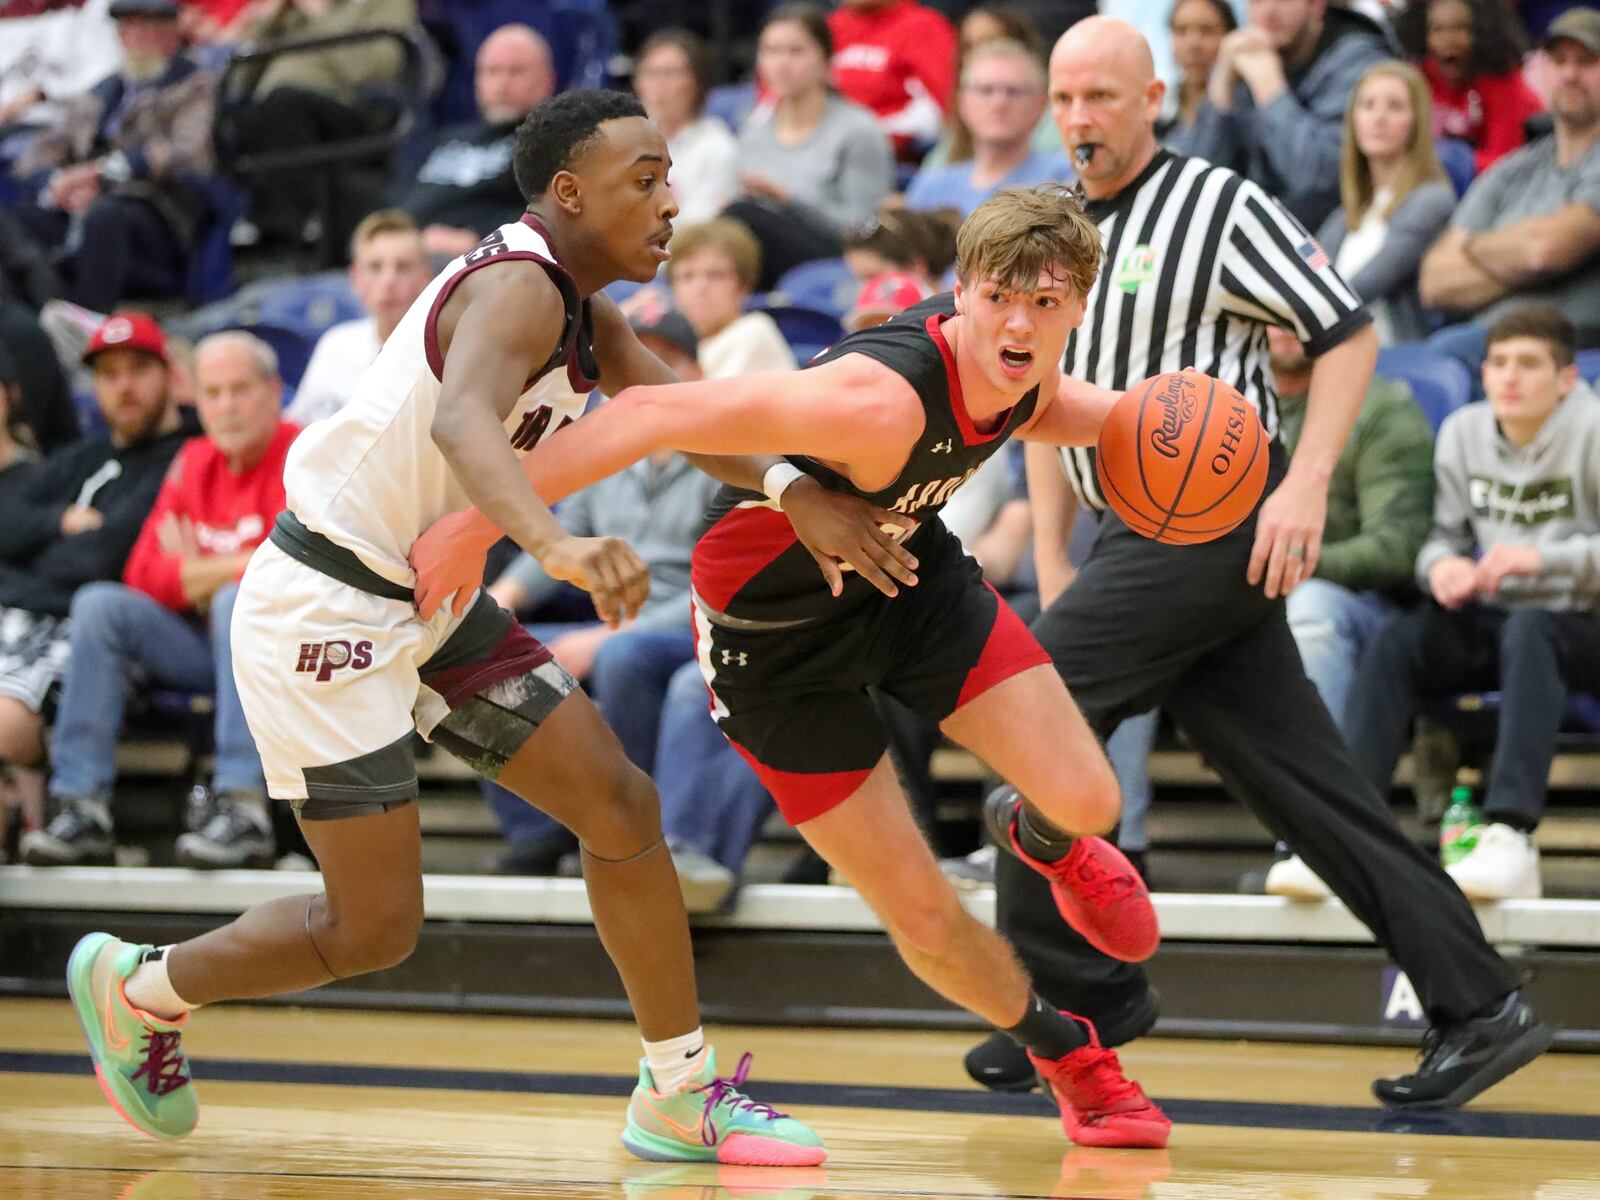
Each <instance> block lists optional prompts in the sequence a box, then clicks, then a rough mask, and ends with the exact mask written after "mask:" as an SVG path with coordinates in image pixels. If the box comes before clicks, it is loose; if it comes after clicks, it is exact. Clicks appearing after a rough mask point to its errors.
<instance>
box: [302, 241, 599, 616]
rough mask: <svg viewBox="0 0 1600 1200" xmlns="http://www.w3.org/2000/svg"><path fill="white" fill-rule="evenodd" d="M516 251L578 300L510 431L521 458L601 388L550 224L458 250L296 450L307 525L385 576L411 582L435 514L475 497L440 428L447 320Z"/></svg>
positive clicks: (583, 313)
mask: <svg viewBox="0 0 1600 1200" xmlns="http://www.w3.org/2000/svg"><path fill="white" fill-rule="evenodd" d="M513 259H535V260H537V261H539V262H542V263H546V264H548V265H549V266H550V269H551V276H552V278H553V279H554V280H555V281H556V283H557V284H558V286H559V287H560V288H561V293H562V297H563V299H564V300H565V302H566V306H567V324H566V329H565V332H564V334H563V337H562V344H561V345H560V346H558V347H556V350H555V354H554V355H553V357H552V359H551V361H550V362H549V363H548V364H547V365H546V368H545V370H544V371H543V373H541V374H540V375H539V376H538V378H536V379H535V380H534V382H533V384H532V386H530V387H529V388H528V390H527V391H525V392H523V393H522V395H521V396H519V397H518V398H517V403H516V405H515V407H513V408H512V410H511V413H510V415H509V416H507V417H506V420H505V429H506V434H507V436H508V438H509V439H510V441H511V443H512V447H513V449H515V450H516V452H517V453H518V455H521V454H524V453H526V452H527V451H528V450H531V449H532V448H533V447H534V446H535V445H537V444H538V442H539V440H540V439H541V438H542V437H544V436H545V435H546V434H547V433H549V432H553V431H554V430H556V429H558V428H560V427H561V426H562V425H565V424H567V423H568V422H570V421H573V420H576V419H577V418H578V417H579V416H580V415H582V413H583V408H584V402H585V399H586V397H587V395H588V392H589V391H590V389H591V388H592V387H593V386H594V382H593V380H592V379H590V378H587V377H586V376H585V372H584V366H582V365H580V364H588V370H589V372H590V374H592V373H594V368H593V365H592V364H593V358H592V354H591V353H590V350H589V346H588V344H587V338H588V336H589V329H588V321H587V314H588V305H587V304H580V303H579V301H578V294H577V289H576V287H575V286H574V285H573V284H572V281H571V279H570V277H568V276H567V274H566V272H565V271H564V270H562V269H561V267H560V266H559V264H558V263H557V260H556V255H555V250H554V248H553V247H552V246H551V244H550V242H549V240H548V237H547V235H546V234H545V232H544V230H543V228H542V227H541V226H539V224H538V222H537V221H536V220H535V219H534V218H533V217H532V216H531V215H525V216H524V217H523V219H522V220H520V221H517V222H515V223H513V224H509V225H502V226H500V228H499V229H497V230H495V231H494V232H493V233H491V234H490V235H489V236H488V237H486V238H484V239H483V241H481V242H479V243H478V245H477V246H476V247H475V248H474V249H473V250H471V251H469V252H468V253H467V254H464V255H462V256H461V257H459V258H457V259H454V260H453V261H451V263H450V264H449V265H448V266H447V267H445V269H444V270H443V271H441V272H440V273H439V275H438V277H437V278H435V279H434V280H433V282H432V283H430V284H429V285H428V286H427V288H426V289H425V290H424V291H423V293H422V295H420V296H418V297H417V300H416V302H415V303H414V304H412V306H411V307H410V309H408V310H407V312H406V315H405V316H404V317H403V318H401V321H400V324H399V325H397V326H396V327H395V330H394V332H393V333H392V334H390V335H389V340H388V341H387V342H385V343H384V345H383V349H382V350H381V351H380V352H379V354H378V357H377V359H376V360H375V361H374V362H373V364H372V366H370V367H368V368H367V370H366V373H365V374H363V375H362V376H361V381H360V382H359V383H358V384H357V385H356V388H355V391H354V392H353V393H352V395H351V397H350V402H349V403H348V404H346V405H345V406H344V408H343V409H341V410H340V411H339V412H338V413H337V414H335V415H334V416H332V417H329V418H328V419H327V420H325V421H320V422H318V423H316V424H314V425H312V426H310V427H309V428H308V429H306V430H305V432H304V433H302V434H301V435H300V436H299V437H298V438H297V439H295V443H294V446H293V447H292V448H291V450H290V451H289V458H288V462H287V464H286V465H285V468H284V487H285V491H286V492H287V494H288V507H289V511H290V512H292V513H294V515H295V516H296V517H298V518H299V520H300V522H301V524H303V525H305V526H306V527H307V528H308V529H312V530H314V531H316V532H317V533H320V534H322V535H323V536H324V537H326V538H328V539H329V540H331V541H333V542H335V543H337V544H338V545H340V546H343V547H345V548H346V549H349V550H352V551H354V552H355V554H356V555H357V556H358V557H359V558H360V559H361V561H362V562H364V563H365V564H366V565H367V566H369V567H371V568H372V569H373V570H374V571H376V572H377V573H378V574H379V575H382V576H383V577H384V578H385V579H388V580H391V581H393V582H395V583H398V584H400V585H401V586H402V587H411V586H413V584H414V583H415V576H414V574H413V573H412V571H411V567H410V565H409V563H408V561H407V559H408V556H409V554H410V550H411V544H412V543H413V542H414V541H416V540H417V538H418V537H419V536H420V535H421V533H422V531H423V530H424V529H426V528H427V527H428V526H429V525H431V524H433V522H435V521H437V520H438V519H439V518H440V517H442V516H445V515H446V514H448V513H452V512H454V511H456V510H457V509H461V508H466V507H468V506H469V505H470V504H471V501H469V500H468V499H467V496H466V493H465V492H464V491H463V490H462V488H461V485H460V484H459V483H457V482H456V479H455V477H454V476H453V475H452V474H451V472H450V468H449V466H448V465H447V464H446V462H445V459H444V455H443V454H441V453H440V452H439V448H438V447H437V446H435V445H434V443H433V437H432V434H431V432H430V430H431V429H432V426H433V414H434V410H435V408H436V407H437V405H438V403H439V393H440V389H441V385H440V378H441V376H442V375H443V373H444V359H443V356H442V355H441V354H440V351H439V343H438V336H437V330H436V325H437V322H438V319H439V313H440V311H441V310H442V309H443V308H444V305H445V301H446V300H448V299H449V298H450V294H451V293H452V292H453V291H454V290H455V287H456V285H457V284H458V283H460V282H461V280H462V279H464V278H465V277H466V276H467V275H469V274H470V273H472V272H473V271H476V270H479V269H480V268H482V267H486V266H491V265H493V264H494V263H499V262H509V261H511V260H513Z"/></svg>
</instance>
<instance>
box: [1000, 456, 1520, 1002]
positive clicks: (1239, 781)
mask: <svg viewBox="0 0 1600 1200" xmlns="http://www.w3.org/2000/svg"><path fill="white" fill-rule="evenodd" d="M1277 477H1278V473H1277V472H1274V482H1276V478H1277ZM1254 538H1255V521H1254V519H1253V518H1252V519H1251V520H1250V521H1247V522H1246V523H1245V524H1244V525H1243V526H1241V527H1240V528H1239V529H1237V530H1235V531H1234V532H1233V533H1231V534H1229V535H1228V536H1226V537H1224V538H1221V539H1219V540H1217V541H1215V542H1210V543H1207V544H1205V545H1200V546H1165V545H1159V544H1157V543H1155V542H1153V541H1150V540H1148V539H1146V538H1144V537H1141V536H1140V535H1138V534H1136V533H1134V532H1133V531H1132V530H1130V529H1129V528H1128V527H1127V526H1126V525H1124V524H1123V523H1122V522H1121V521H1120V520H1118V519H1117V518H1116V516H1115V515H1112V514H1108V515H1106V516H1105V517H1103V518H1102V519H1101V525H1100V533H1099V536H1098V538H1097V539H1096V541H1095V544H1094V548H1093V550H1092V552H1091V553H1090V555H1089V557H1088V560H1087V561H1086V562H1085V563H1084V565H1083V567H1082V569H1080V570H1079V572H1078V576H1077V579H1076V580H1075V581H1074V583H1073V584H1072V586H1071V587H1070V588H1068V589H1067V590H1066V592H1065V593H1063V594H1062V596H1061V597H1060V598H1059V599H1058V600H1057V601H1056V603H1055V604H1053V605H1052V606H1051V607H1050V608H1049V609H1047V610H1046V611H1045V612H1044V613H1043V614H1042V615H1041V616H1040V617H1039V619H1038V620H1037V621H1036V622H1035V623H1034V625H1033V631H1034V634H1035V635H1036V636H1037V637H1038V639H1039V641H1040V643H1041V644H1043V646H1044V647H1045V649H1046V650H1048V651H1049V652H1050V655H1051V657H1052V658H1054V660H1055V663H1056V667H1057V669H1058V670H1059V671H1060V672H1061V675H1062V677H1063V678H1064V679H1065V680H1066V683H1067V686H1068V688H1069V689H1071V691H1072V694H1073V696H1074V698H1075V699H1076V700H1077V702H1078V705H1079V707H1081V708H1082V710H1083V713H1084V716H1085V717H1086V718H1087V719H1088V721H1089V724H1090V726H1091V727H1092V728H1093V729H1094V730H1095V732H1096V734H1097V735H1098V736H1099V737H1100V738H1101V739H1102V740H1104V739H1105V738H1106V737H1107V736H1109V735H1110V733H1111V731H1112V730H1114V729H1115V728H1116V727H1117V725H1118V724H1119V723H1120V722H1121V721H1122V720H1123V719H1124V718H1125V717H1130V716H1133V715H1135V714H1137V713H1141V712H1144V711H1146V710H1147V709H1150V708H1154V707H1156V706H1157V705H1160V706H1162V707H1164V708H1165V709H1166V710H1167V712H1168V713H1170V714H1171V715H1172V717H1173V718H1174V719H1175V720H1176V721H1177V722H1178V724H1179V725H1180V726H1181V727H1182V728H1183V730H1184V731H1185V732H1186V733H1187V734H1188V736H1189V739H1190V741H1191V742H1192V743H1193V744H1194V746H1195V748H1196V749H1197V750H1199V752H1200V753H1201V754H1202V755H1203V756H1204V757H1205V759H1206V761H1207V762H1208V763H1210V765H1211V766H1212V767H1213V768H1214V769H1215V770H1216V771H1217V772H1218V774H1220V775H1221V776H1222V780H1223V783H1224V784H1225V785H1226V786H1227V789H1228V791H1229V792H1230V793H1231V794H1232V795H1233V796H1235V797H1237V798H1238V799H1240V800H1242V801H1244V803H1246V804H1247V805H1249V807H1250V808H1251V810H1252V811H1254V812H1255V814H1256V815H1257V816H1258V817H1259V818H1260V819H1261V820H1262V821H1263V822H1264V823H1265V824H1266V826H1267V827H1268V828H1269V829H1270V830H1272V832H1273V833H1274V834H1276V835H1277V836H1278V837H1280V838H1282V839H1283V840H1284V841H1286V842H1287V843H1288V844H1289V845H1290V846H1291V847H1292V848H1293V849H1294V850H1295V852H1296V853H1298V854H1299V855H1300V856H1301V857H1302V858H1303V859H1304V860H1305V862H1306V864H1307V865H1308V866H1310V867H1311V869H1312V870H1313V871H1315V872H1316V873H1317V874H1318V875H1319V876H1321V878H1322V879H1323V880H1324V881H1325V882H1326V883H1327V884H1328V886H1329V887H1330V888H1332V889H1333V892H1334V894H1335V895H1337V896H1338V897H1339V898H1340V899H1341V900H1343V901H1344V902H1345V904H1346V905H1347V906H1348V907H1349V909H1350V911H1351V912H1353V913H1354V914H1355V915H1356V916H1357V917H1358V918H1360V919H1361V921H1362V922H1364V923H1365V924H1366V925H1367V927H1368V928H1370V929H1371V930H1372V932H1373V934H1374V935H1375V936H1376V937H1377V939H1378V942H1379V943H1380V944H1381V945H1382V946H1383V947H1384V949H1386V950H1387V951H1388V952H1389V954H1390V956H1391V957H1392V958H1393V959H1394V961H1395V962H1396V963H1398V964H1399V965H1400V966H1401V968H1403V969H1404V970H1405V972H1406V974H1407V975H1408V976H1409V977H1410V979H1411V982H1412V983H1413V985H1414V986H1415V987H1416V989H1417V994H1418V996H1419V998H1420V999H1421V1001H1422V1003H1423V1005H1424V1007H1425V1009H1426V1011H1427V1013H1428V1016H1429V1018H1430V1019H1431V1020H1433V1021H1435V1022H1449V1021H1453V1020H1459V1019H1462V1018H1464V1017H1467V1016H1468V1015H1470V1014H1471V1013H1473V1012H1475V1011H1476V1010H1478V1009H1480V1008H1482V1007H1483V1006H1484V1005H1486V1004H1488V1003H1489V1002H1490V1001H1492V1000H1494V999H1496V998H1497V997H1499V996H1502V995H1504V994H1505V993H1507V992H1508V991H1510V990H1511V989H1513V988H1514V987H1516V986H1517V985H1518V980H1517V978H1516V976H1515V975H1514V974H1513V972H1512V970H1511V968H1510V967H1509V966H1508V965H1507V964H1506V962H1505V961H1504V960H1503V959H1501V957H1500V956H1499V955H1498V954H1497V953H1496V952H1495V951H1494V950H1493V949H1492V948H1491V947H1490V946H1489V945H1488V943H1487V942H1485V941H1484V938H1483V933H1482V930H1481V929H1480V927H1479V925H1478V922H1477V919H1476V918H1475V917H1474V916H1473V913H1472V907H1471V905H1470V904H1468V902H1467V900H1466V898H1465V897H1464V896H1462V894H1461V891H1460V889H1459V888H1457V887H1456V885H1455V883H1454V882H1452V881H1451V879H1450V877H1449V876H1448V875H1446V874H1445V873H1444V871H1443V869H1442V868H1441V867H1440V866H1439V863H1438V862H1437V861H1436V860H1435V859H1434V858H1433V857H1432V856H1430V855H1427V854H1424V853H1423V852H1422V851H1421V850H1419V849H1418V848H1417V847H1416V846H1415V845H1413V844H1412V842H1411V841H1410V839H1409V838H1407V837H1406V836H1405V835H1404V834H1403V833H1402V832H1401V831H1400V827H1399V825H1398V824H1397V823H1396V822H1395V820H1394V817H1393V816H1392V815H1391V814H1390V812H1389V811H1388V809H1387V807H1386V805H1385V802H1384V800H1383V799H1382V798H1381V797H1380V796H1379V795H1378V793H1377V792H1375V791H1374V790H1373V788H1372V786H1371V785H1370V784H1368V783H1367V782H1366V781H1365V780H1364V779H1363V778H1362V776H1361V775H1360V773H1359V772H1358V771H1357V769H1356V765H1355V763H1354V762H1353V761H1352V759H1351V757H1350V754H1349V751H1348V750H1347V749H1346V748H1345V744H1344V742H1343V740H1342V738H1341V737H1340V735H1339V731H1338V729H1337V728H1336V727H1335V725H1334V723H1333V720H1332V718H1331V717H1330V716H1329V715H1328V711H1327V709H1326V708H1325V707H1324V706H1323V704H1322V700H1321V698H1320V697H1319V696H1318V695H1317V691H1316V689H1315V688H1314V687H1313V686H1312V684H1311V682H1310V680H1308V679H1307V678H1306V673H1305V669H1304V667H1302V666H1301V663H1300V655H1299V652H1298V651H1297V650H1296V648H1295V643H1294V638H1293V636H1292V635H1291V634H1290V632H1289V624H1288V621H1287V619H1286V618H1285V616H1284V603H1283V601H1282V600H1281V599H1280V600H1268V599H1266V597H1265V596H1264V595H1263V593H1262V591H1261V589H1260V588H1259V587H1251V586H1249V585H1248V584H1247V583H1246V582H1245V568H1246V565H1247V564H1248V562H1249V558H1250V549H1251V545H1252V543H1253V541H1254ZM996 885H997V888H998V898H997V906H998V912H997V917H998V924H999V926H1000V929H1001V931H1002V932H1003V933H1004V934H1005V935H1006V936H1007V937H1008V938H1010V939H1011V941H1012V943H1013V944H1014V945H1015V946H1016V948H1017V952H1018V954H1019V955H1020V956H1021V958H1022V961H1023V963H1024V965H1025V966H1026V967H1027V969H1028V971H1029V973H1030V974H1031V975H1032V976H1033V980H1034V983H1035V985H1036V987H1037V988H1038V990H1039V992H1040V994H1041V995H1043V996H1044V997H1045V998H1047V999H1048V1000H1050V1001H1051V1002H1053V1003H1054V1004H1056V1005H1057V1006H1058V1007H1060V1008H1064V1009H1069V1010H1071V1011H1072V1012H1075V1013H1078V1014H1080V1015H1082V1016H1086V1017H1088V1018H1090V1019H1091V1020H1097V1021H1107V1022H1110V1021H1113V1020H1115V1019H1116V1015H1117V1014H1120V1013H1126V1012H1127V1011H1129V1009H1130V1007H1132V1006H1134V1005H1137V1004H1138V1003H1139V1002H1140V1001H1141V999H1142V998H1143V997H1142V993H1143V991H1144V989H1145V988H1146V987H1147V983H1146V980H1145V975H1144V972H1143V971H1142V970H1141V969H1140V968H1139V967H1137V966H1134V965H1132V964H1129V963H1123V962H1118V961H1116V960H1114V959H1111V958H1108V957H1106V956H1105V955H1103V954H1100V953H1099V952H1098V951H1096V950H1094V949H1093V948H1092V947H1090V946H1089V944H1088V943H1087V942H1085V941H1084V940H1083V939H1082V938H1081V937H1079V936H1078V935H1077V934H1076V933H1075V932H1073V931H1072V930H1071V929H1069V928H1068V927H1067V926H1066V925H1065V924H1064V923H1063V922H1062V920H1061V918H1060V916H1058V915H1057V912H1056V908H1055V905H1054V903H1053V902H1052V901H1051V899H1050V890H1049V885H1048V883H1047V882H1046V881H1045V880H1044V879H1043V878H1042V877H1041V876H1039V875H1038V874H1036V873H1035V872H1033V871H1032V870H1030V869H1029V868H1028V867H1026V866H1024V865H1023V864H1022V863H1020V862H1019V861H1017V860H1016V859H1015V858H1013V857H1011V856H1010V855H1007V854H1002V855H1000V857H999V862H998V877H997V881H996Z"/></svg>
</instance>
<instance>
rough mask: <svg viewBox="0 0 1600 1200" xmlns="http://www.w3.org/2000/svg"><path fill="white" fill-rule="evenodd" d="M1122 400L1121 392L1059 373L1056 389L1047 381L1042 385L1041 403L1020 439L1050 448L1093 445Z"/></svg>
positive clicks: (1019, 432) (1018, 433) (1022, 429)
mask: <svg viewBox="0 0 1600 1200" xmlns="http://www.w3.org/2000/svg"><path fill="white" fill-rule="evenodd" d="M1120 399H1122V393H1121V392H1114V391H1112V390H1111V389H1110V388H1103V387H1097V386H1096V385H1095V384H1092V383H1085V382H1084V381H1083V380H1081V379H1074V378H1072V376H1070V375H1068V374H1066V373H1065V372H1059V373H1058V374H1057V376H1056V380H1055V383H1054V385H1053V386H1052V384H1051V381H1050V380H1048V379H1047V380H1045V381H1044V383H1042V384H1040V385H1039V404H1038V406H1037V407H1036V408H1035V409H1034V413H1033V416H1032V418H1031V419H1030V420H1029V421H1028V423H1027V424H1026V425H1024V426H1023V427H1022V428H1021V429H1019V430H1017V437H1018V438H1020V439H1021V440H1022V441H1025V442H1043V443H1045V444H1046V445H1050V446H1092V445H1094V444H1095V443H1096V442H1097V441H1099V440H1100V427H1101V426H1102V425H1104V424H1105V423H1106V416H1107V415H1108V414H1109V413H1110V412H1111V407H1112V405H1114V404H1116V402H1117V401H1118V400H1120Z"/></svg>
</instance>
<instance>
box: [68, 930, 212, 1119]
mask: <svg viewBox="0 0 1600 1200" xmlns="http://www.w3.org/2000/svg"><path fill="white" fill-rule="evenodd" d="M149 949H150V947H149V946H136V945H133V944H132V943H131V942H121V941H118V940H117V939H116V938H114V937H112V936H111V935H110V934H109V933H91V934H88V935H87V936H86V937H84V938H82V939H81V940H80V941H79V942H78V944H77V945H76V946H74V947H73V950H72V957H71V958H70V959H68V960H67V991H68V992H70V993H71V995H72V1004H73V1007H74V1008H76V1009H77V1011H78V1021H79V1022H80V1023H81V1024H82V1025H83V1034H84V1037H86V1038H87V1039H88V1040H89V1055H90V1057H91V1058H93V1059H94V1073H95V1075H96V1076H98V1077H99V1080H100V1090H101V1091H103V1092H104V1093H105V1094H106V1099H107V1100H109V1101H111V1107H112V1108H114V1109H116V1110H117V1112H118V1113H119V1114H120V1115H121V1117H122V1119H123V1120H125V1121H127V1122H128V1124H130V1125H132V1126H133V1127H134V1128H135V1129H140V1130H143V1131H144V1132H145V1133H148V1134H150V1135H151V1136H152V1137H159V1138H180V1137H183V1136H184V1135H185V1134H187V1133H188V1132H189V1131H190V1130H192V1129H193V1128H194V1126H195V1122H196V1121H198V1120H199V1119H200V1105H199V1102H198V1101H197V1100H196V1099H195V1094H194V1084H192V1083H190V1082H189V1064H188V1063H187V1061H185V1059H184V1057H183V1046H182V1039H183V1029H184V1026H185V1025H187V1024H188V1023H189V1017H188V1014H187V1013H185V1014H184V1015H183V1016H182V1017H179V1018H178V1019H177V1020H176V1021H164V1020H162V1019H161V1018H160V1017H156V1016H152V1015H151V1014H150V1013H147V1012H143V1011H141V1010H139V1009H137V1008H135V1007H133V1005H131V1004H129V1003H128V997H127V995H126V994H125V993H124V992H123V990H122V989H123V985H124V984H126V983H127V981H128V976H130V975H132V974H133V973H134V971H135V970H136V969H137V968H138V966H139V960H140V959H141V958H142V957H143V955H144V953H145V951H147V950H149Z"/></svg>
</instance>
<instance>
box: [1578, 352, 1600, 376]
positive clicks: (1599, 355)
mask: <svg viewBox="0 0 1600 1200" xmlns="http://www.w3.org/2000/svg"><path fill="white" fill-rule="evenodd" d="M1576 357H1577V362H1578V378H1579V379H1582V380H1583V381H1584V382H1585V383H1596V382H1600V350H1579V351H1578V353H1577V356H1576Z"/></svg>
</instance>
